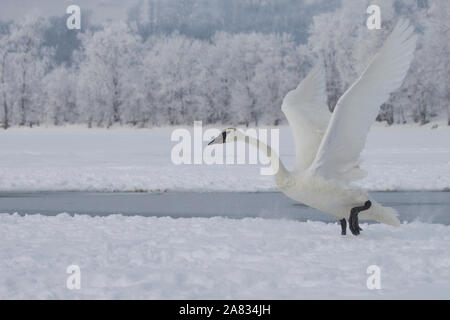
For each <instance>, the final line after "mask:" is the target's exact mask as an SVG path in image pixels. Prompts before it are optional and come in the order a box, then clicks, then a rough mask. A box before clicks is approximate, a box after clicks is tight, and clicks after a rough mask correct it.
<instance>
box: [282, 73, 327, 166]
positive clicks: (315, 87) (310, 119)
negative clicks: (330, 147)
mask: <svg viewBox="0 0 450 320" xmlns="http://www.w3.org/2000/svg"><path fill="white" fill-rule="evenodd" d="M326 102H327V96H326V84H325V72H324V70H323V68H322V66H321V65H317V66H316V67H315V68H313V69H312V71H311V72H310V73H309V74H308V75H307V76H306V78H305V79H303V81H302V82H301V83H300V84H299V85H298V87H297V89H295V90H293V91H291V92H289V93H288V94H287V95H286V97H285V98H284V100H283V105H282V106H281V110H282V111H283V113H284V114H285V116H286V118H287V119H288V121H289V125H290V126H291V129H292V133H293V135H294V140H295V149H296V161H295V168H296V169H300V170H305V169H307V168H308V167H309V166H310V165H311V163H312V161H313V160H314V158H315V156H316V153H317V149H318V148H319V145H320V141H321V140H322V138H323V135H324V134H325V131H326V129H327V125H328V121H329V119H330V116H331V113H330V111H329V110H328V106H327V103H326Z"/></svg>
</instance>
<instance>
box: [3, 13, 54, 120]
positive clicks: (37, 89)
mask: <svg viewBox="0 0 450 320" xmlns="http://www.w3.org/2000/svg"><path fill="white" fill-rule="evenodd" d="M45 23H46V22H45V21H44V20H42V19H39V20H36V19H31V18H28V19H26V20H24V21H22V22H18V23H15V24H12V25H11V27H10V32H9V33H8V34H7V35H6V36H4V37H3V40H2V42H3V43H4V46H2V47H3V48H2V50H1V57H0V58H1V60H2V61H1V65H2V67H1V71H2V73H1V76H2V77H1V79H0V82H1V83H2V100H3V107H4V108H3V125H4V127H7V126H8V123H9V122H13V123H17V124H19V125H30V126H32V125H33V124H38V123H39V122H40V121H41V117H42V115H43V111H42V107H43V104H44V101H43V96H42V92H43V83H42V78H43V77H44V75H45V73H46V72H47V70H48V67H49V64H50V57H51V50H49V49H48V48H45V47H42V46H41V41H42V36H43V30H44V29H45Z"/></svg>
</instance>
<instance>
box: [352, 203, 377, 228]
mask: <svg viewBox="0 0 450 320" xmlns="http://www.w3.org/2000/svg"><path fill="white" fill-rule="evenodd" d="M371 206H372V202H370V200H368V201H366V203H364V205H363V206H360V207H354V208H353V209H352V210H351V211H350V217H349V219H348V223H349V228H350V231H351V232H352V233H353V235H355V236H357V235H359V232H360V231H362V229H361V228H360V227H359V222H358V214H359V213H360V212H361V211H365V210H369V209H370V207H371Z"/></svg>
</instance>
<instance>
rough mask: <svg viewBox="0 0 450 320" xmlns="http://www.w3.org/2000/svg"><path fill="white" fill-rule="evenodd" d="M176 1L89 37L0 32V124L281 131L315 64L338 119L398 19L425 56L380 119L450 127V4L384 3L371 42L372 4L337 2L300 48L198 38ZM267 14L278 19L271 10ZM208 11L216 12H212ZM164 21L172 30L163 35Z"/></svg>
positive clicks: (44, 23)
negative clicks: (286, 107) (285, 105)
mask: <svg viewBox="0 0 450 320" xmlns="http://www.w3.org/2000/svg"><path fill="white" fill-rule="evenodd" d="M178 1H179V2H177V0H170V1H167V2H166V4H167V3H168V4H170V3H172V4H177V5H182V4H183V5H184V6H185V7H184V9H180V8H179V7H177V6H174V7H172V11H170V10H169V11H167V10H166V11H167V12H168V13H167V12H166V11H164V10H162V8H163V7H162V4H160V7H157V6H156V5H155V3H158V1H156V0H154V1H148V2H142V3H141V4H139V5H140V6H144V7H142V8H141V7H135V8H132V9H130V13H129V18H128V20H127V21H124V22H120V21H119V22H108V23H106V24H104V25H102V26H91V27H89V28H85V29H84V30H83V31H82V32H76V31H73V30H70V31H69V30H67V29H64V23H65V20H64V17H60V18H57V17H52V18H29V19H25V20H23V21H16V22H11V23H2V24H0V122H1V125H2V126H3V127H4V128H8V127H9V126H16V125H18V126H34V125H41V124H52V125H63V124H86V125H87V126H89V127H93V126H95V127H97V126H99V127H110V126H113V125H130V126H139V127H151V126H160V125H180V124H191V123H192V122H193V121H194V120H202V121H203V122H204V123H207V124H212V123H214V124H236V125H237V124H240V125H260V124H261V125H278V124H281V123H283V122H284V121H285V120H284V116H283V115H282V113H281V110H280V106H281V102H282V99H283V97H284V95H285V94H286V93H287V92H288V91H289V90H292V89H294V88H295V87H296V86H297V85H298V83H299V81H300V80H301V79H302V78H303V77H304V76H305V75H306V74H307V72H308V71H309V70H310V68H311V67H312V66H313V65H315V64H316V63H323V64H324V65H325V68H326V70H327V93H328V104H329V108H330V110H332V109H333V108H334V105H335V103H336V101H337V99H338V97H339V96H340V95H341V94H342V93H343V92H344V91H345V90H346V89H347V88H348V86H349V85H350V84H351V83H352V82H353V81H354V80H355V79H356V78H357V76H358V74H359V73H360V72H361V71H362V70H363V68H364V67H365V66H366V65H367V63H368V62H369V60H370V58H371V57H372V56H373V55H374V54H375V53H376V51H377V49H379V48H380V46H381V45H382V43H383V41H384V40H385V38H386V36H387V35H388V34H389V33H390V31H391V30H392V28H393V26H394V25H395V23H396V22H397V20H398V18H399V17H400V16H402V17H407V18H409V19H410V20H411V22H412V23H413V24H414V25H415V26H416V27H417V32H418V33H419V34H420V37H419V42H418V47H417V50H416V54H415V59H414V61H413V64H412V66H411V69H410V71H409V73H408V75H407V77H406V80H405V83H404V84H403V86H402V87H401V89H400V90H398V91H397V92H396V93H395V94H393V95H392V96H391V98H390V100H389V101H388V102H387V103H385V104H384V105H383V106H382V108H381V111H380V114H379V116H378V120H380V121H387V122H388V123H389V124H392V123H407V122H418V123H421V124H424V123H427V122H428V121H430V120H432V119H434V118H437V117H440V118H442V117H446V118H447V119H448V120H449V124H450V113H449V99H450V83H449V81H448V74H450V73H449V71H450V70H449V66H450V64H449V63H448V62H449V60H448V56H449V52H450V50H449V43H450V41H449V40H450V31H449V30H450V27H449V24H448V21H447V20H448V16H447V14H446V12H449V10H450V5H449V3H448V2H447V1H445V0H436V1H433V2H430V3H428V2H427V1H423V0H422V1H417V0H402V1H398V0H397V1H396V0H380V1H378V3H379V5H380V7H381V8H382V23H383V28H382V29H381V30H376V31H372V30H368V29H367V28H366V27H365V19H366V18H367V14H366V13H365V9H366V8H367V6H368V4H369V2H370V4H372V2H373V1H350V0H348V1H342V3H341V5H340V6H339V7H335V8H333V10H331V11H330V10H328V11H327V10H325V11H324V12H322V13H320V14H317V15H315V16H314V17H312V18H311V21H310V23H309V25H308V27H307V28H306V27H305V28H303V29H304V30H303V32H306V33H307V35H308V36H307V39H306V40H305V41H300V40H299V38H298V34H296V33H295V32H293V33H289V32H287V31H288V30H289V29H287V30H282V31H283V32H278V30H273V29H268V30H263V31H261V32H256V30H250V29H248V30H247V29H246V28H244V27H242V30H239V29H236V30H225V29H226V28H225V27H223V25H224V23H223V22H222V24H219V25H220V26H222V27H217V26H216V27H211V28H209V29H208V30H209V33H208V34H202V33H201V32H199V31H198V30H197V29H195V28H194V27H192V26H191V27H188V25H192V24H193V23H194V22H193V21H197V20H196V19H193V18H192V17H191V16H196V15H195V14H194V13H195V12H197V13H196V14H198V10H199V9H198V10H197V11H195V10H194V9H192V8H191V7H190V6H193V4H194V3H195V2H198V3H200V2H202V1H200V0H198V1H194V0H193V1H182V0H178ZM284 2H286V3H287V2H289V1H284ZM161 3H162V2H161ZM212 3H215V2H212ZM233 3H234V2H233ZM244 3H247V4H248V3H250V2H248V1H244ZM251 3H253V4H258V3H259V5H260V6H262V9H261V11H260V12H262V13H261V16H266V15H267V12H269V11H267V10H268V9H267V8H266V7H264V3H265V2H264V1H253V2H251ZM267 3H269V4H270V5H271V6H272V7H270V6H269V8H271V9H270V10H275V11H274V13H276V12H278V11H276V9H273V8H274V6H276V5H275V2H273V1H267ZM152 5H153V7H152ZM216 5H217V7H219V4H216ZM136 8H138V9H139V8H140V10H137V9H136ZM144 8H145V9H144ZM155 8H159V9H158V10H156V9H155ZM194 8H198V6H194ZM201 8H206V9H208V8H209V9H208V10H210V11H208V12H213V11H214V10H213V9H211V7H208V6H207V5H206V4H204V7H201ZM213 8H215V7H214V6H213ZM251 8H252V12H254V11H255V10H254V8H255V7H251ZM216 9H217V8H216ZM228 9H229V8H228ZM155 10H156V11H157V13H155ZM180 10H181V11H180ZM189 10H190V11H189ZM224 10H225V9H224ZM245 10H249V9H245ZM264 10H266V11H264ZM280 10H281V9H280ZM136 11H138V12H139V11H140V12H141V15H139V16H138V15H137V13H136ZM164 12H166V13H164ZM175 12H189V14H188V15H187V16H188V17H191V18H190V20H189V19H187V18H186V19H187V20H186V21H187V22H186V21H185V22H183V23H181V22H180V21H178V22H177V23H178V24H179V25H178V26H173V25H171V24H170V23H169V22H167V21H169V20H167V19H166V20H164V19H163V17H164V16H165V15H166V16H167V17H170V16H172V15H174V13H175ZM193 12H194V13H193ZM256 12H258V10H256ZM312 12H313V11H312ZM206 16H207V17H208V15H206ZM219 16H220V15H219ZM276 16H277V15H276V14H274V18H273V19H275V17H276ZM279 16H283V14H281V13H280V14H279ZM204 19H206V18H204ZM235 19H237V20H236V21H240V20H239V19H240V18H235ZM275 20H276V19H275ZM157 21H166V22H165V23H166V27H164V28H163V26H164V23H162V22H161V24H158V23H157ZM189 21H191V22H189ZM201 21H203V23H207V22H208V21H210V20H209V19H206V20H200V22H201ZM211 21H216V20H211ZM217 21H222V20H221V19H219V20H217ZM200 22H198V21H197V22H196V25H197V26H198V28H200V27H199V26H201V25H202V24H201V23H200ZM199 23H200V24H199ZM157 25H158V27H157ZM225 25H227V24H225ZM256 25H257V24H256ZM168 26H171V28H169V27H168ZM230 28H231V27H230ZM187 30H191V33H189V32H187ZM192 30H197V31H195V32H194V31H192ZM211 30H213V31H214V32H211ZM305 30H306V31H305ZM240 31H242V32H240Z"/></svg>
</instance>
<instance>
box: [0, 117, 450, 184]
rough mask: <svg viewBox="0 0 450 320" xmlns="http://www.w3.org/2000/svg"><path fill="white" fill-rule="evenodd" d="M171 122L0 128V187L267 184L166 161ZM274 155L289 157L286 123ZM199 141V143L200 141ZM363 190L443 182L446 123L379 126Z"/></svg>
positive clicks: (449, 137) (449, 177) (251, 170)
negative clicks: (432, 126)
mask: <svg viewBox="0 0 450 320" xmlns="http://www.w3.org/2000/svg"><path fill="white" fill-rule="evenodd" d="M172 131H173V129H171V128H160V129H123V128H122V129H119V128H116V129H110V130H106V129H91V130H87V129H85V128H77V127H69V128H33V129H24V128H21V129H18V128H12V129H10V130H6V131H2V133H1V135H0V146H1V147H0V191H24V190H26V191H37V190H40V191H42V190H47V191H138V190H139V191H161V190H177V191H183V190H190V191H209V190H214V191H267V190H275V189H276V186H275V183H274V180H273V178H272V177H269V176H261V175H260V174H259V166H257V165H240V166H237V165H233V166H225V165H222V166H208V165H181V166H176V165H174V164H172V162H171V158H170V154H171V149H172V147H173V146H174V145H175V144H176V143H175V142H172V141H171V140H170V135H171V133H172ZM280 144H281V146H280V150H281V158H282V160H283V162H285V164H286V166H287V167H288V168H292V166H293V163H294V160H295V150H294V144H293V139H292V136H291V133H290V129H289V128H288V127H282V128H281V131H280ZM205 145H206V143H205ZM363 159H364V163H363V167H364V168H365V169H367V170H368V172H369V176H368V177H367V178H366V179H365V180H363V181H360V182H359V184H360V185H362V186H363V187H365V188H368V189H370V190H377V191H381V190H443V189H447V190H448V189H450V128H448V127H439V128H438V129H435V130H431V129H430V128H429V127H408V126H402V127H395V126H394V127H381V126H375V127H374V128H373V129H372V130H371V133H370V134H369V138H368V142H367V147H366V149H365V150H364V152H363Z"/></svg>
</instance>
